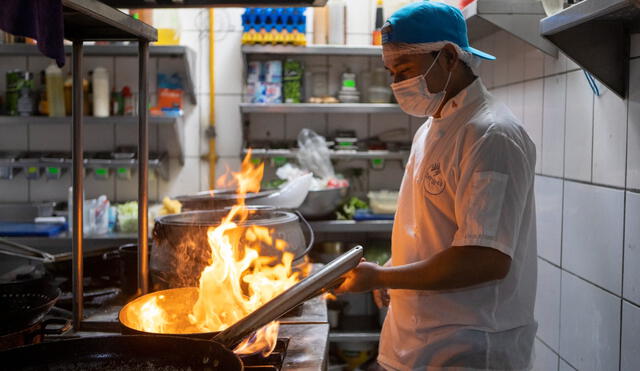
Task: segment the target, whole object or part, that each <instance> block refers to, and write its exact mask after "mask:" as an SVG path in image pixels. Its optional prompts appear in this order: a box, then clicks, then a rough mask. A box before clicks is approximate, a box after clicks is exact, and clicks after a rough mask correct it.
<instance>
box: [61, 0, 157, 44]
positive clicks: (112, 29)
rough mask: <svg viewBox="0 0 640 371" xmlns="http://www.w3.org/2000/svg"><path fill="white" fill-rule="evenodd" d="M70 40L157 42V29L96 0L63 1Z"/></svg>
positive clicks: (65, 31) (67, 35)
mask: <svg viewBox="0 0 640 371" xmlns="http://www.w3.org/2000/svg"><path fill="white" fill-rule="evenodd" d="M62 6H63V11H62V12H63V17H64V37H65V39H67V40H147V41H156V40H157V39H158V32H157V30H156V29H155V28H153V27H151V26H149V25H148V24H146V23H144V22H141V21H139V20H137V19H134V18H133V17H131V16H129V15H128V14H125V13H123V12H121V11H119V10H118V9H115V8H112V7H110V6H108V5H106V4H104V3H101V2H99V1H96V0H62Z"/></svg>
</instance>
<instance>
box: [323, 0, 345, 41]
mask: <svg viewBox="0 0 640 371" xmlns="http://www.w3.org/2000/svg"><path fill="white" fill-rule="evenodd" d="M327 7H328V8H329V37H328V41H329V44H330V45H344V44H345V40H346V30H347V27H346V3H345V1H344V0H329V1H328V2H327Z"/></svg>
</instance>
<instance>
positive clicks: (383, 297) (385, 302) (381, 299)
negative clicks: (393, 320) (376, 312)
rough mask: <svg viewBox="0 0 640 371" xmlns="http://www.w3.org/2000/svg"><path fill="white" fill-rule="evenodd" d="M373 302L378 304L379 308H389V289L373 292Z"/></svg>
mask: <svg viewBox="0 0 640 371" xmlns="http://www.w3.org/2000/svg"><path fill="white" fill-rule="evenodd" d="M373 301H374V302H375V303H376V305H377V306H378V308H382V307H388V306H389V303H390V302H391V297H390V296H389V293H388V292H387V289H384V288H382V289H376V290H373Z"/></svg>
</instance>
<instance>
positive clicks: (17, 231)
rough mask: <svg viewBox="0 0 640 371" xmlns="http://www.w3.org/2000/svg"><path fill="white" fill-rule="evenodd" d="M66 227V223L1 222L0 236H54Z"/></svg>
mask: <svg viewBox="0 0 640 371" xmlns="http://www.w3.org/2000/svg"><path fill="white" fill-rule="evenodd" d="M66 229H67V225H66V224H54V223H12V222H0V236H6V237H31V236H36V237H52V236H55V235H58V234H60V233H62V232H64V231H65V230H66Z"/></svg>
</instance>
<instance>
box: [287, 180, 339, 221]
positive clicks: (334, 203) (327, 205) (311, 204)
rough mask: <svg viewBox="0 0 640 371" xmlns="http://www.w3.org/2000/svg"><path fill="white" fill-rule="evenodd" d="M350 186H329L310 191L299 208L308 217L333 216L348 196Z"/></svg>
mask: <svg viewBox="0 0 640 371" xmlns="http://www.w3.org/2000/svg"><path fill="white" fill-rule="evenodd" d="M348 189H349V187H341V188H327V189H323V190H321V191H309V193H308V194H307V198H305V199H304V202H303V203H302V205H300V207H299V208H298V210H299V211H300V213H302V216H304V217H305V218H307V219H322V218H327V217H330V216H332V214H333V212H334V211H336V209H337V208H338V206H340V204H341V203H342V201H344V198H345V197H346V196H347V191H348Z"/></svg>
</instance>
